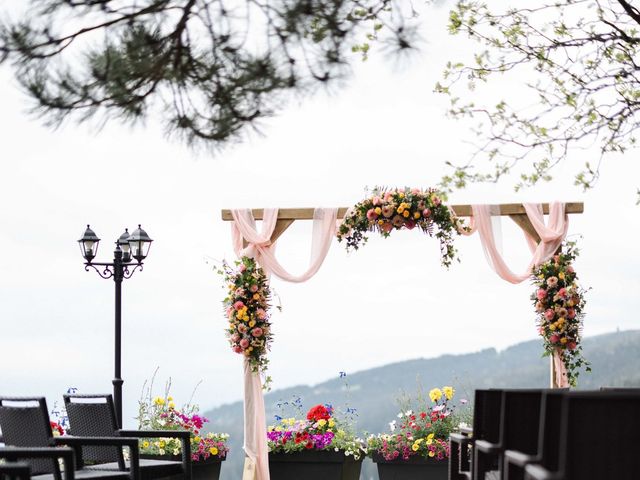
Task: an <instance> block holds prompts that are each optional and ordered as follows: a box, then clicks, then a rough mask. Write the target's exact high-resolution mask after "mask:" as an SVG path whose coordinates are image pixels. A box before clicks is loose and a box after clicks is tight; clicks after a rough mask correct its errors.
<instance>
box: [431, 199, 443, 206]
mask: <svg viewBox="0 0 640 480" xmlns="http://www.w3.org/2000/svg"><path fill="white" fill-rule="evenodd" d="M432 201H433V204H434V205H435V206H436V207H437V206H438V205H440V204H441V203H442V200H440V199H439V198H438V197H433V199H432Z"/></svg>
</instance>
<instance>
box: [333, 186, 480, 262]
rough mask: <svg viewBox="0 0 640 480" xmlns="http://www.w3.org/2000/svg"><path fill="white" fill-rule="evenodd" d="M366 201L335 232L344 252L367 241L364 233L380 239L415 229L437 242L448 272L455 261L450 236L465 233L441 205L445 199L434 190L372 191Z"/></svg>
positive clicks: (457, 221)
mask: <svg viewBox="0 0 640 480" xmlns="http://www.w3.org/2000/svg"><path fill="white" fill-rule="evenodd" d="M371 193H372V195H371V196H370V197H369V198H366V199H364V200H362V201H361V202H359V203H356V204H355V205H354V206H353V207H352V208H351V210H350V212H349V213H347V215H346V216H345V218H344V220H343V222H342V223H341V224H340V227H339V228H338V233H337V237H338V241H339V242H342V241H343V240H344V241H346V243H347V245H346V246H347V251H348V250H350V249H354V250H357V249H358V248H360V246H361V245H363V244H365V243H366V242H367V240H368V237H367V235H366V233H367V232H379V233H380V234H381V235H382V236H383V237H384V238H387V237H389V235H390V234H391V232H392V231H393V230H402V229H407V230H413V229H414V228H416V227H417V228H419V229H420V230H422V231H423V232H424V233H426V234H427V235H429V236H430V237H433V236H435V237H436V238H437V239H438V240H439V241H440V261H441V263H442V265H443V266H445V267H447V268H449V267H450V266H451V263H452V262H453V260H454V259H456V257H457V250H456V249H455V248H454V246H453V235H454V233H455V234H459V233H460V230H463V229H466V228H467V227H465V226H464V225H463V222H462V220H460V219H459V218H458V217H457V216H456V215H455V214H454V213H453V211H452V210H451V209H450V208H449V207H447V206H446V205H445V204H444V203H443V199H445V198H446V195H445V194H444V193H443V192H440V191H438V190H436V189H434V188H428V189H426V190H421V189H419V188H404V189H385V188H382V187H376V188H374V189H373V191H372V192H371Z"/></svg>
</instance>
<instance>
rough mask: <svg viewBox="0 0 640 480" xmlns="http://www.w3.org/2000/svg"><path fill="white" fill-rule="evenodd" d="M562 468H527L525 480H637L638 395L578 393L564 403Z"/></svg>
mask: <svg viewBox="0 0 640 480" xmlns="http://www.w3.org/2000/svg"><path fill="white" fill-rule="evenodd" d="M563 410H564V412H565V413H564V414H563V416H562V425H561V434H560V445H559V453H558V456H559V466H558V468H557V469H555V470H553V469H551V468H545V466H543V465H538V464H530V465H527V466H526V467H525V479H527V480H603V479H607V480H608V479H615V480H637V479H638V478H640V455H638V447H639V446H640V442H639V441H638V432H639V431H640V415H639V414H638V412H639V411H640V394H637V393H636V394H633V393H622V392H619V393H616V392H597V393H596V392H576V393H570V394H567V395H565V396H564V398H563Z"/></svg>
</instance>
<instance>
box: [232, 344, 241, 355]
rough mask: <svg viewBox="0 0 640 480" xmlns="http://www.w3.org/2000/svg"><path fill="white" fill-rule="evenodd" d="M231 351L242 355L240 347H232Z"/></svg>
mask: <svg viewBox="0 0 640 480" xmlns="http://www.w3.org/2000/svg"><path fill="white" fill-rule="evenodd" d="M231 350H233V351H234V352H236V353H242V347H241V346H240V345H234V346H233V347H232V348H231Z"/></svg>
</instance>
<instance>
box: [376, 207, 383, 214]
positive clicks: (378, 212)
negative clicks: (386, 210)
mask: <svg viewBox="0 0 640 480" xmlns="http://www.w3.org/2000/svg"><path fill="white" fill-rule="evenodd" d="M374 212H376V215H380V214H381V213H382V209H381V208H380V207H376V208H375V210H374Z"/></svg>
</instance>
